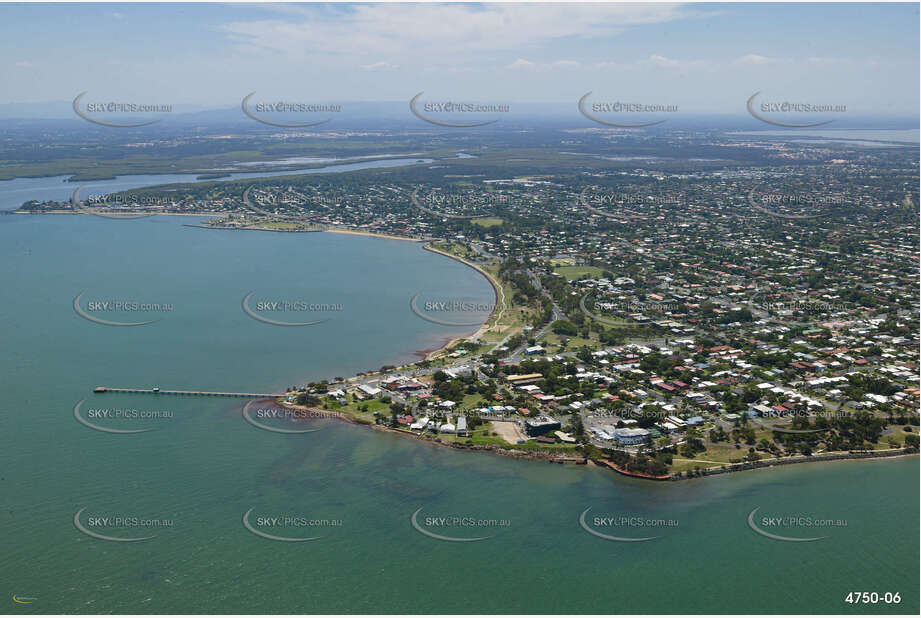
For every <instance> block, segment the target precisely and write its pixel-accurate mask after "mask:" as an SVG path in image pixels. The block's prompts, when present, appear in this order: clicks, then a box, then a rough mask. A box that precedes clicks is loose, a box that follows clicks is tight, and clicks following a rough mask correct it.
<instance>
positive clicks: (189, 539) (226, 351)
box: [0, 216, 919, 613]
mask: <svg viewBox="0 0 921 618" xmlns="http://www.w3.org/2000/svg"><path fill="white" fill-rule="evenodd" d="M190 221H193V220H192V219H191V218H189V217H153V218H148V219H139V220H130V221H128V220H125V221H119V220H111V219H103V218H98V217H88V216H86V217H69V216H45V217H29V216H7V217H0V284H2V290H3V294H4V300H5V302H3V303H2V304H0V323H2V324H3V327H2V328H0V348H2V350H3V353H2V355H0V375H2V376H3V382H2V383H3V389H2V391H0V465H2V472H0V483H2V488H3V491H2V493H0V529H2V531H3V551H2V552H0V582H2V583H3V585H4V587H5V591H6V599H5V600H3V601H2V602H0V607H2V608H3V611H4V612H5V613H57V612H62V613H113V612H121V613H182V612H191V613H209V612H228V613H233V612H242V613H247V612H250V613H305V612H307V613H310V612H313V613H317V612H323V613H329V612H343V613H393V612H398V613H403V612H405V613H440V612H449V613H482V612H485V613H489V612H509V613H521V612H529V613H551V612H561V613H627V612H629V613H641V612H655V613H671V612H674V613H735V612H738V613H771V612H795V613H858V612H859V613H865V612H870V613H917V611H918V609H919V601H918V599H919V597H918V580H919V568H918V564H919V555H918V523H917V522H918V521H919V507H918V504H919V494H918V485H919V483H918V481H919V475H918V471H919V468H918V459H917V458H916V457H915V458H900V459H895V460H887V461H871V462H844V463H827V464H826V463H818V464H810V465H803V466H789V467H786V468H781V469H776V470H763V471H754V472H745V473H740V474H731V475H724V476H720V477H714V478H708V479H698V480H693V481H687V482H678V483H653V482H646V481H639V480H634V479H628V478H624V477H620V476H617V475H615V474H613V473H610V472H607V471H604V470H600V469H596V468H593V467H588V466H562V465H555V464H548V463H543V462H534V461H519V460H514V459H510V458H506V457H500V456H496V455H491V454H483V453H468V452H460V451H454V450H451V449H447V448H443V447H438V446H435V445H431V444H426V443H422V442H418V441H414V440H412V439H408V438H405V437H403V436H398V435H394V434H390V433H384V432H380V431H375V430H374V429H372V428H369V427H362V426H357V425H351V424H347V423H343V422H340V421H337V420H328V419H317V420H312V421H309V422H307V423H301V424H298V425H290V424H282V425H277V427H283V428H284V427H287V428H292V427H297V428H310V429H315V430H316V431H313V432H311V433H300V434H282V433H276V432H271V431H265V430H262V429H259V428H257V427H255V426H254V425H252V424H250V423H248V422H246V420H245V419H244V418H243V405H244V404H245V403H246V400H236V399H219V398H200V397H172V396H166V395H140V394H112V393H107V394H101V395H100V394H94V393H93V392H92V389H93V387H95V386H99V385H106V386H137V387H148V388H149V387H152V386H160V387H162V388H164V389H165V388H173V389H200V390H228V391H256V392H265V391H275V390H278V389H284V387H286V386H288V385H294V384H303V383H306V382H308V381H312V380H317V379H322V378H331V377H334V376H337V375H342V376H347V375H352V374H353V373H354V372H356V371H360V370H365V369H370V368H376V367H379V366H381V365H383V364H394V363H398V362H405V361H408V360H411V359H413V358H415V352H416V351H417V350H420V349H425V348H431V347H434V346H436V345H438V344H439V343H441V342H442V341H443V340H444V338H446V337H451V336H456V335H460V334H463V333H464V331H469V330H472V329H470V328H461V329H458V328H452V327H447V326H443V325H438V324H434V323H431V322H428V321H425V320H422V319H420V318H419V317H418V316H416V315H415V314H413V313H412V312H411V311H410V308H409V300H410V298H411V297H412V296H413V295H414V294H417V293H420V292H425V293H427V294H431V295H442V296H450V295H455V296H462V297H464V298H468V299H478V300H479V301H481V302H486V303H488V302H491V301H492V290H491V288H490V286H489V284H488V283H487V282H486V281H485V280H484V279H483V278H482V277H481V276H480V275H478V274H477V273H475V272H474V271H472V270H471V269H469V268H467V267H465V266H463V265H462V264H459V263H457V262H455V261H453V260H450V259H447V258H444V257H442V256H439V255H436V254H433V253H430V252H426V251H424V250H423V249H422V248H421V246H419V245H418V244H415V243H408V242H400V241H393V240H385V239H377V238H366V237H357V236H348V235H341V234H332V233H313V234H281V233H270V232H253V231H218V230H206V229H200V228H194V227H187V226H184V225H183V224H184V223H188V222H190ZM250 292H254V294H255V295H254V296H253V297H252V298H253V301H254V303H255V302H256V300H257V299H259V298H262V299H285V300H288V299H291V300H304V301H306V302H310V303H318V304H323V305H327V306H329V305H340V306H341V308H340V309H337V310H327V311H316V312H298V313H284V314H277V313H273V314H269V313H266V315H269V316H270V317H272V318H274V319H279V320H301V319H304V318H305V317H307V318H314V317H316V318H322V319H324V320H327V321H324V322H322V323H321V324H317V325H314V326H304V327H279V326H273V325H270V324H266V323H263V322H259V321H257V320H254V319H252V318H250V317H249V316H247V315H246V314H245V313H244V312H243V311H242V308H241V300H242V298H243V297H244V296H245V295H246V294H248V293H250ZM81 293H83V296H82V298H81V301H80V307H81V308H82V309H84V310H85V311H88V312H89V309H88V308H89V306H90V305H89V304H88V303H90V302H96V301H99V302H103V301H105V300H108V299H116V300H121V301H124V302H138V303H145V304H147V303H152V304H153V303H159V304H160V310H159V311H156V312H132V311H111V312H109V311H95V312H90V313H91V315H93V316H102V317H103V318H105V319H108V320H110V321H143V320H146V319H154V320H157V321H155V322H153V323H151V324H147V325H144V326H136V327H115V326H107V325H103V324H99V323H95V322H92V321H89V320H86V319H84V318H82V317H80V316H79V315H77V313H76V312H75V311H74V308H73V300H74V298H75V297H76V296H77V295H78V294H81ZM166 305H169V311H167V310H165V306H166ZM251 306H253V304H251ZM81 401H82V404H81V408H80V413H81V414H82V416H83V417H84V418H90V415H91V413H93V412H95V411H98V410H110V411H111V410H116V409H117V410H121V411H124V412H133V411H137V412H138V414H141V415H148V416H150V415H154V414H155V413H156V414H160V416H159V417H152V418H141V419H138V418H119V419H109V418H96V419H95V420H94V422H95V423H97V424H99V425H100V426H106V427H111V428H120V429H140V428H143V429H155V430H154V431H149V432H145V433H134V434H112V433H104V432H100V431H96V430H93V429H91V428H89V427H86V426H84V425H82V424H80V423H79V422H77V421H76V420H75V418H74V407H75V405H77V403H78V402H81ZM166 413H168V415H167V414H166ZM589 508H590V509H591V510H590V511H589V512H588V513H587V514H586V516H585V522H586V526H587V527H589V528H590V529H592V530H595V531H597V532H600V533H602V534H607V535H609V536H618V537H621V538H647V537H655V538H653V539H651V540H648V541H639V542H636V541H634V542H622V541H612V540H608V539H605V538H601V537H598V536H595V535H593V534H590V533H589V532H588V531H586V530H585V529H584V528H583V527H582V526H581V525H580V523H579V518H580V515H581V514H582V513H583V512H585V510H586V509H589ZM756 508H757V509H759V511H758V512H757V515H756V516H754V521H755V523H756V525H757V526H758V527H760V529H762V530H764V531H767V532H769V533H771V534H775V535H782V536H787V537H790V538H812V537H824V538H821V539H820V540H816V541H810V542H793V541H778V540H775V539H772V538H768V537H766V536H763V535H760V534H758V533H756V532H755V531H754V530H752V528H751V527H750V526H749V524H748V517H749V514H750V513H751V512H752V511H753V510H754V509H756ZM420 509H421V510H420ZM247 512H249V513H250V518H249V519H248V521H249V523H250V524H251V526H252V527H253V528H254V529H255V530H256V531H257V532H262V533H264V534H270V535H273V536H280V537H284V538H289V539H301V538H313V537H320V538H316V539H315V540H310V541H302V542H287V541H279V540H273V539H269V538H265V537H264V536H260V535H258V534H255V533H254V532H252V531H250V530H249V529H247V527H245V526H244V524H243V516H244V514H245V513H247ZM78 513H79V514H80V515H79V517H78V518H77V522H78V523H79V524H80V526H82V527H83V528H84V529H86V530H88V531H90V532H92V533H95V534H101V535H105V536H112V537H116V538H123V539H125V538H129V539H130V538H143V537H148V536H149V537H153V538H149V539H147V540H143V541H136V542H134V541H131V542H124V541H122V542H116V541H105V540H101V539H98V538H95V537H92V536H89V535H87V534H84V533H83V532H81V531H80V530H79V529H78V528H77V526H76V525H75V523H74V517H75V515H76V514H78ZM414 513H417V516H416V524H417V525H418V526H419V528H421V529H422V530H423V531H425V532H428V533H430V534H435V535H441V536H448V537H452V538H455V539H473V538H481V537H485V538H482V540H477V541H445V540H440V539H438V538H434V537H432V536H429V535H427V534H423V532H420V531H419V530H418V529H417V528H416V527H414V526H413V524H412V519H411V518H412V516H413V514H414ZM596 517H602V518H604V519H600V520H596V519H595V518H596ZM623 517H629V518H635V519H629V520H623V519H619V518H623ZM775 517H777V518H779V517H784V518H798V519H796V521H794V522H792V523H791V522H789V521H787V522H785V523H784V525H775V523H774V522H773V521H772V518H775ZM114 518H121V521H115V520H114ZM285 518H287V520H286V519H285ZM608 518H618V520H617V525H609V524H610V523H611V522H609V521H608ZM763 518H768V519H763ZM807 519H808V521H810V522H812V524H811V525H810V524H807V523H805V522H806V521H807ZM818 520H830V521H831V522H832V523H833V524H834V525H832V524H829V523H828V522H822V525H816V524H815V522H817V521H818ZM853 591H864V592H877V593H879V594H880V595H881V597H882V596H883V595H884V593H886V592H890V593H896V592H897V593H899V595H900V599H901V602H900V603H899V604H898V605H896V604H886V603H885V602H883V601H880V602H879V603H878V604H874V605H853V604H848V603H847V602H846V601H845V598H846V596H847V594H848V593H849V592H853ZM14 596H15V597H16V598H17V599H19V600H24V601H25V602H26V603H28V604H23V603H17V602H16V601H14V600H13V597H14Z"/></svg>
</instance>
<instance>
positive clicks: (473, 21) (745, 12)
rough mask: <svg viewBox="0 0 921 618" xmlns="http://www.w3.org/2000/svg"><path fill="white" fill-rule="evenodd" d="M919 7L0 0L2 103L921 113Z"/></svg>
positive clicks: (866, 5) (899, 5)
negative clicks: (801, 105)
mask: <svg viewBox="0 0 921 618" xmlns="http://www.w3.org/2000/svg"><path fill="white" fill-rule="evenodd" d="M918 19H919V15H918V4H872V5H870V4H772V5H765V4H629V5H624V4H621V5H602V4H578V5H574V4H569V5H523V4H511V5H510V4H505V5H499V4H487V5H484V4H441V5H435V4H425V5H421V4H400V5H394V4H370V5H369V4H363V5H341V4H339V5H277V4H276V5H227V4H185V5H175V4H169V5H125V4H94V5H79V4H58V5H34V4H32V5H10V4H2V5H0V82H2V83H3V84H4V88H3V90H2V92H0V103H30V102H44V101H64V100H71V99H73V97H74V96H76V95H77V94H78V93H80V92H82V91H90V92H91V93H92V96H93V97H96V96H98V97H104V98H110V97H117V98H119V99H122V100H125V99H131V100H134V101H142V102H145V103H146V102H149V103H172V104H176V105H178V104H183V103H192V104H200V105H205V106H215V105H237V104H239V101H240V99H241V98H242V97H243V96H244V95H246V94H247V93H249V92H252V91H258V92H259V95H260V98H263V97H265V98H273V97H274V98H278V99H279V100H280V99H286V100H293V99H297V100H303V101H343V102H345V101H382V100H390V101H406V100H408V99H409V98H410V97H411V96H413V95H414V94H416V93H417V92H419V91H423V90H424V91H425V92H426V96H432V97H439V96H443V97H452V98H454V99H464V100H478V101H493V102H508V103H524V102H565V103H569V102H572V101H574V100H577V99H578V98H579V97H580V96H581V95H582V94H584V93H586V92H588V91H593V92H594V93H595V95H594V96H596V97H598V98H599V99H603V98H606V97H611V98H613V97H616V98H617V99H619V100H625V99H626V100H630V101H637V102H644V103H646V102H648V103H660V104H675V105H680V106H681V109H682V110H683V111H689V112H699V113H706V112H714V113H727V112H728V113H732V112H737V111H739V109H740V106H741V105H744V101H745V99H746V98H747V97H748V96H750V95H751V94H752V93H754V92H755V91H758V90H761V91H764V92H766V93H769V94H770V95H776V98H785V99H791V98H792V99H797V100H809V101H812V102H820V103H833V104H845V105H847V106H848V110H849V111H850V110H853V111H855V112H858V113H866V114H872V115H877V114H878V115H890V114H910V115H917V113H918V108H919V100H918V91H919V52H918V47H919V27H918Z"/></svg>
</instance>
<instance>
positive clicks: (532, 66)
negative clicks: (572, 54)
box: [505, 58, 582, 71]
mask: <svg viewBox="0 0 921 618" xmlns="http://www.w3.org/2000/svg"><path fill="white" fill-rule="evenodd" d="M581 66H582V65H581V64H580V63H578V62H576V61H575V60H557V61H556V62H549V63H540V62H531V61H530V60H525V59H524V58H518V59H517V60H515V62H512V63H511V64H508V65H506V67H505V68H506V69H511V70H513V71H550V70H571V69H578V68H580V67H581Z"/></svg>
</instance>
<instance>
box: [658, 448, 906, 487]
mask: <svg viewBox="0 0 921 618" xmlns="http://www.w3.org/2000/svg"><path fill="white" fill-rule="evenodd" d="M917 452H918V449H914V448H901V449H892V450H886V451H851V452H849V453H829V454H827V455H809V456H806V455H799V456H796V457H784V458H782V459H762V460H759V461H755V462H750V463H749V462H746V463H737V464H726V465H725V466H722V467H720V468H708V469H705V470H704V469H702V470H700V471H699V472H693V471H692V472H690V473H689V474H688V473H684V474H682V473H678V474H673V475H672V476H671V477H670V478H669V480H672V481H682V480H685V479H689V478H697V477H699V476H712V475H714V474H726V473H729V472H742V471H743V470H757V469H758V468H773V467H774V466H787V465H791V464H801V463H810V462H815V461H837V460H841V459H875V458H880V457H900V456H902V455H912V454H916V453H917Z"/></svg>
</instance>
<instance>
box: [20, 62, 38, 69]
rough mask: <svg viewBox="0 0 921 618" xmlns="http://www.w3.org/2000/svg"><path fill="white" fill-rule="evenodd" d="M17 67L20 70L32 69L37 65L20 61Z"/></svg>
mask: <svg viewBox="0 0 921 618" xmlns="http://www.w3.org/2000/svg"><path fill="white" fill-rule="evenodd" d="M15 66H16V68H18V69H31V68H32V67H34V66H35V63H33V62H29V61H28V60H20V61H19V62H17V63H16V65H15Z"/></svg>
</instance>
